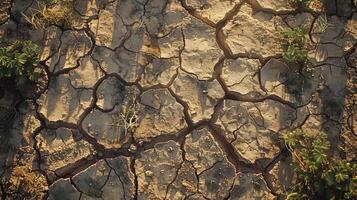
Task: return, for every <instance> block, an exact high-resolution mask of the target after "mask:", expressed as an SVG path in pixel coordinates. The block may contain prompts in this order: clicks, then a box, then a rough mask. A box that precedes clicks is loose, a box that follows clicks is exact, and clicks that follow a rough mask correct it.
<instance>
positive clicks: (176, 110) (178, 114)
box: [134, 89, 187, 141]
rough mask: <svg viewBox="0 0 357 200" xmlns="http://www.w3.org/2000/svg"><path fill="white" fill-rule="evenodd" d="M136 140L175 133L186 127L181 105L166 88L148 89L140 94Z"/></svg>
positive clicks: (145, 139)
mask: <svg viewBox="0 0 357 200" xmlns="http://www.w3.org/2000/svg"><path fill="white" fill-rule="evenodd" d="M140 103H141V105H142V106H140V111H139V112H140V114H141V118H140V119H139V122H138V128H137V129H136V131H135V133H134V137H135V138H136V139H137V140H140V141H141V140H143V141H147V140H149V139H150V138H154V137H157V136H159V135H176V134H177V133H178V132H180V131H181V130H182V129H184V128H185V127H187V124H186V121H185V116H184V114H183V107H182V105H180V104H179V103H178V102H176V100H175V98H174V97H172V96H171V94H170V92H169V91H168V90H167V89H155V90H148V91H146V92H144V93H143V94H142V95H141V102H140Z"/></svg>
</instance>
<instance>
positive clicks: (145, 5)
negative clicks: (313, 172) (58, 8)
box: [0, 0, 357, 200]
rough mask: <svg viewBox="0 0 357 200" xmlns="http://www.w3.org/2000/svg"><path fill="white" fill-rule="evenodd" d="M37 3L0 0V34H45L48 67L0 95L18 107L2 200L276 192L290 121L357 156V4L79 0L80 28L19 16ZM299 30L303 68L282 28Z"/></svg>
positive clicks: (281, 184) (2, 141)
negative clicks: (287, 49)
mask: <svg viewBox="0 0 357 200" xmlns="http://www.w3.org/2000/svg"><path fill="white" fill-rule="evenodd" d="M337 2H338V3H337ZM34 4H35V2H34V1H32V0H28V1H23V0H12V1H10V0H3V1H1V2H0V11H1V14H0V36H1V38H2V42H3V41H14V40H16V39H29V40H32V41H34V42H36V43H38V44H39V45H40V47H41V64H42V65H43V66H44V67H45V69H46V73H47V80H46V81H45V83H44V84H42V85H41V86H40V87H39V88H38V90H37V91H36V92H35V93H33V92H31V90H26V91H27V92H25V93H24V95H22V96H14V95H13V93H11V92H9V91H6V94H5V97H3V98H2V99H1V100H0V103H1V105H4V104H5V105H14V106H16V108H17V110H18V113H19V114H18V116H17V118H16V119H15V122H14V123H13V125H12V127H11V128H10V129H7V130H5V129H4V130H0V131H1V134H0V160H1V162H0V163H1V166H0V175H1V184H0V186H1V187H0V189H1V190H0V195H1V196H2V199H50V200H54V199H56V200H57V199H58V200H62V199H69V200H72V199H88V200H89V199H90V200H92V199H104V200H111V199H113V200H114V199H142V200H148V199H155V200H156V199H168V200H174V199H191V200H194V199H197V200H198V199H200V200H201V199H212V200H219V199H232V200H233V199H247V200H250V199H277V198H278V197H280V196H281V195H282V194H283V193H284V192H285V191H286V190H288V189H289V187H290V185H291V182H292V180H293V173H292V170H291V168H290V166H289V165H290V162H291V158H290V157H289V155H288V153H287V151H286V148H285V145H284V142H283V141H282V137H283V135H284V134H285V133H286V132H288V131H289V130H291V129H294V128H302V129H303V130H306V131H309V130H323V131H325V132H327V133H328V134H329V137H330V140H331V141H332V142H333V150H334V151H333V152H334V153H333V156H336V157H344V158H347V159H349V160H356V155H357V154H356V145H357V125H356V123H357V116H356V112H357V96H356V90H357V89H356V85H357V80H356V77H357V67H356V66H357V51H356V47H357V45H356V41H357V40H356V39H357V21H356V20H357V12H356V9H355V5H354V4H353V3H352V1H351V0H338V1H330V2H329V3H327V5H326V12H327V14H316V13H315V14H314V13H309V12H302V11H298V10H297V9H296V8H295V7H293V6H291V5H290V4H289V3H288V0H180V1H179V0H111V1H109V0H76V6H75V19H74V21H73V22H72V28H71V29H69V28H66V27H61V26H57V25H52V26H49V27H47V28H45V29H40V30H35V29H33V28H32V27H31V26H30V25H29V24H28V23H27V22H26V21H25V19H24V17H23V15H22V14H21V13H23V14H26V13H30V12H31V9H33V7H34V6H36V5H34ZM301 26H304V27H306V28H308V29H309V31H308V34H307V35H306V38H307V39H308V41H309V42H308V48H309V49H311V51H310V52H309V57H310V60H311V62H312V66H311V67H310V70H308V71H304V72H302V73H299V72H297V71H296V70H292V69H291V66H288V65H286V64H285V63H284V62H283V60H282V52H283V49H282V45H283V43H284V41H283V40H282V36H281V32H282V31H283V30H286V29H287V28H289V27H290V28H294V27H301ZM0 42H1V41H0ZM135 100H136V102H137V104H135V103H133V102H135ZM133 112H134V116H133V115H132V114H130V113H133ZM128 113H129V114H128ZM125 114H128V116H129V117H133V118H132V121H134V122H137V123H136V124H133V126H131V127H127V128H125V127H124V126H123V124H124V125H131V124H128V123H127V122H128V119H127V118H126V117H125V116H124V117H123V115H125ZM123 119H124V121H123ZM339 147H343V148H344V149H346V153H345V154H342V155H341V154H340V153H339V151H338V150H339Z"/></svg>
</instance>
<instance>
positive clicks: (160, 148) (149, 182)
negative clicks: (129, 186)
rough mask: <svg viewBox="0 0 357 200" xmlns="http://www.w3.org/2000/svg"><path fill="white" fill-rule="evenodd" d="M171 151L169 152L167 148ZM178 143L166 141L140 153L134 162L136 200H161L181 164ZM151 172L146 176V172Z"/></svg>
mask: <svg viewBox="0 0 357 200" xmlns="http://www.w3.org/2000/svg"><path fill="white" fill-rule="evenodd" d="M170 147H171V148H172V149H173V150H172V151H169V150H168V149H169V148H170ZM181 153H182V152H181V150H180V146H179V144H178V143H176V142H174V141H168V142H165V143H158V144H156V145H155V147H154V148H153V149H149V150H146V151H144V152H142V153H141V154H140V156H139V158H138V160H137V161H136V162H135V169H136V173H137V176H138V192H139V193H138V199H163V198H164V197H165V196H166V191H167V187H168V186H169V184H171V183H172V182H173V181H174V180H175V177H176V174H177V171H178V170H179V166H180V163H182V162H183V160H182V156H181ZM147 171H151V173H150V175H152V176H149V177H148V176H147V175H146V172H147Z"/></svg>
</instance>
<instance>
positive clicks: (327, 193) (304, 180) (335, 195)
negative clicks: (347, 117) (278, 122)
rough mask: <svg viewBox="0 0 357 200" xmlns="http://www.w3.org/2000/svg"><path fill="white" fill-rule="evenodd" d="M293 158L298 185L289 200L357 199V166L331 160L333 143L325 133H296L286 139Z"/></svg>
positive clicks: (288, 197)
mask: <svg viewBox="0 0 357 200" xmlns="http://www.w3.org/2000/svg"><path fill="white" fill-rule="evenodd" d="M285 142H286V145H287V148H288V149H289V151H290V152H291V154H292V156H293V163H292V166H293V170H294V171H295V173H296V175H297V177H296V183H295V185H294V186H293V188H292V190H291V191H290V192H289V193H288V194H287V199H289V200H311V199H326V200H338V199H339V200H342V199H347V200H348V199H353V198H355V197H356V196H357V164H352V163H349V162H348V161H346V160H334V159H329V158H328V156H327V151H328V150H329V148H330V143H329V142H328V140H327V135H326V134H325V133H323V132H308V133H306V132H304V131H302V130H299V129H298V130H295V131H292V132H290V133H289V134H287V136H286V137H285Z"/></svg>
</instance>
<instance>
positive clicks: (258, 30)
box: [223, 4, 286, 58]
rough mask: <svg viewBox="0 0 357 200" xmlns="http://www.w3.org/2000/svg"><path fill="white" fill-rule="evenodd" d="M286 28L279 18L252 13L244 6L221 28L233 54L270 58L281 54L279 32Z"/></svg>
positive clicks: (249, 8) (251, 10)
mask: <svg viewBox="0 0 357 200" xmlns="http://www.w3.org/2000/svg"><path fill="white" fill-rule="evenodd" d="M285 28H286V25H284V22H283V20H282V18H281V17H279V16H274V15H272V14H268V13H264V12H253V9H252V8H251V7H249V6H248V5H246V4H244V5H243V6H242V7H241V8H240V10H239V12H238V14H237V15H236V16H234V17H233V19H232V20H230V21H228V23H227V25H226V26H225V27H223V34H224V37H225V38H226V39H225V40H226V43H227V45H228V46H229V48H230V49H231V50H232V53H233V54H246V55H256V56H258V57H263V58H267V57H271V56H275V55H277V54H281V53H282V44H283V41H282V39H281V38H282V37H281V32H282V31H283V30H284V29H285Z"/></svg>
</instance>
